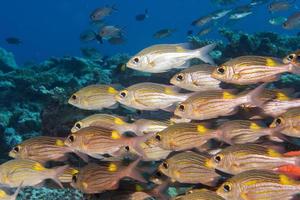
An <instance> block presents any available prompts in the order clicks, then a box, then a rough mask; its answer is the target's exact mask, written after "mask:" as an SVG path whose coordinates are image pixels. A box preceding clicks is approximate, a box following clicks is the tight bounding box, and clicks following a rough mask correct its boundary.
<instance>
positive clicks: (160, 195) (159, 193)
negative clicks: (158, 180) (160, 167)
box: [149, 179, 170, 200]
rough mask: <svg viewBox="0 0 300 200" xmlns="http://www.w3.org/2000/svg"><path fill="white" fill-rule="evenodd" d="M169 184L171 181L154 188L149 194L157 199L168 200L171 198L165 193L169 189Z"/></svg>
mask: <svg viewBox="0 0 300 200" xmlns="http://www.w3.org/2000/svg"><path fill="white" fill-rule="evenodd" d="M169 182H170V180H169V179H168V180H166V181H164V182H163V183H162V184H160V185H158V186H156V187H154V188H153V189H152V190H151V191H150V192H149V194H150V195H151V196H154V197H156V198H157V199H162V200H168V199H169V197H168V195H166V194H165V191H166V190H167V189H168V187H169Z"/></svg>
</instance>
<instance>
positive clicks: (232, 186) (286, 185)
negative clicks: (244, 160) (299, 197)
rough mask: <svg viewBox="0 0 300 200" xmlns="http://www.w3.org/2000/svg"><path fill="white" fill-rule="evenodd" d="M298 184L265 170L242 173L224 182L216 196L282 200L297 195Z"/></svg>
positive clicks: (245, 199) (239, 198) (231, 199)
mask: <svg viewBox="0 0 300 200" xmlns="http://www.w3.org/2000/svg"><path fill="white" fill-rule="evenodd" d="M299 189H300V182H298V181H296V180H293V179H291V178H289V177H288V176H286V175H283V174H277V173H275V172H270V171H265V170H250V171H245V172H242V173H240V174H238V175H235V176H233V177H232V178H230V179H228V180H227V181H225V182H224V183H223V184H222V185H221V186H220V187H219V188H218V189H217V194H218V195H220V196H221V197H223V198H224V199H226V200H233V199H234V200H282V199H286V200H287V199H292V198H293V197H295V195H296V194H297V193H299Z"/></svg>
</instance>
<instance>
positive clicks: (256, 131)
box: [218, 120, 282, 145]
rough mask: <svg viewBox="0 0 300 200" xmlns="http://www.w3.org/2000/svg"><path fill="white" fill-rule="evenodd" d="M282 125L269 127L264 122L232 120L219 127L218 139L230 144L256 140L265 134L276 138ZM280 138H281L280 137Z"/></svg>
mask: <svg viewBox="0 0 300 200" xmlns="http://www.w3.org/2000/svg"><path fill="white" fill-rule="evenodd" d="M281 130H282V127H277V128H268V127H267V126H265V125H264V124H263V123H260V122H254V121H250V120H232V121H227V122H224V123H223V124H222V125H221V126H219V127H218V139H219V140H222V141H224V142H226V143H228V144H231V145H232V144H245V143H251V142H256V141H257V140H259V139H260V138H261V137H263V136H269V138H271V139H276V138H277V137H278V136H280V135H279V134H278V132H279V131H281ZM278 140H279V139H278Z"/></svg>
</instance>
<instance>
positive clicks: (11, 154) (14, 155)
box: [8, 151, 16, 158]
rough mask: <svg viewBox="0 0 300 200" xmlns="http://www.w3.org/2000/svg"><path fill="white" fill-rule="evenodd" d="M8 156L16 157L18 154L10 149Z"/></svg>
mask: <svg viewBox="0 0 300 200" xmlns="http://www.w3.org/2000/svg"><path fill="white" fill-rule="evenodd" d="M8 156H9V157H11V158H16V154H15V153H14V152H12V151H10V152H9V153H8Z"/></svg>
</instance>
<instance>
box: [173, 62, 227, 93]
mask: <svg viewBox="0 0 300 200" xmlns="http://www.w3.org/2000/svg"><path fill="white" fill-rule="evenodd" d="M213 70H214V67H212V66H210V65H208V64H200V65H194V66H191V67H189V68H187V69H184V70H182V71H181V72H178V73H176V74H175V75H174V76H173V77H172V78H171V80H170V83H171V84H173V85H175V86H177V87H180V88H183V89H186V90H189V91H195V92H197V91H208V90H221V89H222V87H221V81H219V80H217V79H214V78H212V77H211V73H212V72H213Z"/></svg>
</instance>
